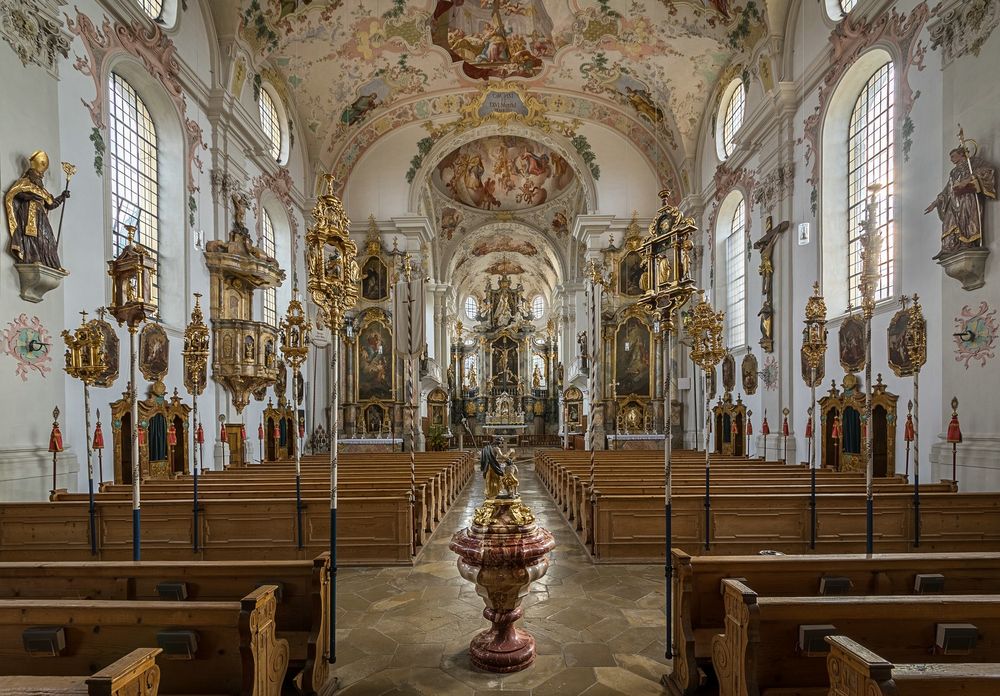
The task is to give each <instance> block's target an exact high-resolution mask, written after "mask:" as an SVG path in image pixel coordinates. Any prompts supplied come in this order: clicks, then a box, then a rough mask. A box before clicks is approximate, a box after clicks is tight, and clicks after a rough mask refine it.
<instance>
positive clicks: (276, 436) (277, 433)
mask: <svg viewBox="0 0 1000 696" xmlns="http://www.w3.org/2000/svg"><path fill="white" fill-rule="evenodd" d="M271 435H272V436H273V437H274V439H275V440H280V439H281V428H279V427H278V426H277V425H275V426H274V430H273V431H272V432H271Z"/></svg>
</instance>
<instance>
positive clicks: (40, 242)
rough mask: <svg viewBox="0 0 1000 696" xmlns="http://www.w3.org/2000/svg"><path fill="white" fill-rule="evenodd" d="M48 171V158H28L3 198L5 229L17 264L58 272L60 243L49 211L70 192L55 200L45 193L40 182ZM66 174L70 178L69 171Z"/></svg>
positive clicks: (41, 154)
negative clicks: (5, 212) (19, 174)
mask: <svg viewBox="0 0 1000 696" xmlns="http://www.w3.org/2000/svg"><path fill="white" fill-rule="evenodd" d="M48 169H49V156H48V155H47V154H45V153H44V152H42V151H41V150H38V151H36V152H34V153H33V154H32V155H31V157H29V158H28V168H27V169H26V170H25V171H24V174H22V175H21V177H20V178H19V179H18V180H17V181H15V182H14V185H13V186H11V187H10V189H8V191H7V194H6V195H5V196H4V208H5V210H6V211H7V229H8V231H9V232H10V246H9V247H8V248H9V250H10V254H11V256H13V257H14V259H15V261H16V262H17V263H40V264H42V265H43V266H48V267H49V268H53V269H55V270H60V271H61V270H63V268H62V264H60V263H59V249H58V247H59V240H58V239H56V236H55V234H53V232H52V225H50V224H49V211H50V210H55V209H56V208H58V207H59V206H60V205H62V204H63V203H64V202H65V201H66V199H68V198H69V197H70V196H69V188H68V187H67V189H66V190H64V191H63V192H62V193H60V194H59V195H58V196H53V195H52V194H50V193H49V192H48V191H47V190H45V185H44V183H43V180H44V178H45V172H47V171H48ZM64 169H65V168H64ZM66 173H67V175H69V174H70V172H69V170H68V169H66Z"/></svg>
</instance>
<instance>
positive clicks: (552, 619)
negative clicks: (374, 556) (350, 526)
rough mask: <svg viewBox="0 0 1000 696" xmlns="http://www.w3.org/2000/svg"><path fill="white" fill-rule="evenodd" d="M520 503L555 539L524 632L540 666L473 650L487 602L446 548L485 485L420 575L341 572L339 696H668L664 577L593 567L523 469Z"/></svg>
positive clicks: (528, 605)
mask: <svg viewBox="0 0 1000 696" xmlns="http://www.w3.org/2000/svg"><path fill="white" fill-rule="evenodd" d="M520 470H521V487H520V489H521V497H522V498H523V499H524V501H525V502H526V503H527V504H528V505H530V506H531V507H532V508H533V510H534V511H535V515H536V517H537V519H538V523H539V524H540V525H541V526H543V527H546V528H547V529H549V530H550V531H551V532H552V533H553V535H554V536H555V538H556V548H555V550H554V551H553V552H552V556H551V565H550V566H549V571H548V574H547V575H546V576H545V577H544V578H542V579H541V580H540V581H539V582H536V583H535V584H534V585H533V586H532V588H531V593H530V595H529V596H528V597H526V598H525V600H524V604H523V606H524V608H525V618H524V620H523V621H522V623H521V624H519V625H522V624H523V627H524V628H525V629H527V630H528V631H529V632H531V633H532V635H534V636H535V640H536V641H537V653H538V654H537V657H536V659H535V663H534V664H533V665H532V666H531V667H529V668H528V669H526V670H524V671H522V672H518V673H515V674H506V675H497V674H489V673H485V672H481V671H479V670H477V669H475V668H473V667H472V665H471V664H470V662H469V655H468V649H469V641H470V640H472V637H473V636H475V635H476V634H477V633H479V632H480V631H482V630H484V629H485V628H487V626H488V625H489V624H488V622H487V621H486V620H485V619H484V618H483V616H482V611H483V601H482V599H481V598H480V597H479V596H478V595H476V591H475V588H474V587H473V585H472V584H471V583H469V582H467V581H466V580H463V579H462V578H461V576H459V574H458V568H457V566H456V563H455V561H456V556H455V554H454V553H452V552H451V551H450V550H449V549H448V542H449V541H450V539H451V535H452V533H453V532H456V531H458V530H459V529H462V528H463V527H465V526H466V525H467V524H468V521H469V519H470V518H471V515H472V511H473V510H474V509H475V507H476V504H477V503H478V501H479V500H480V498H481V496H482V486H483V484H482V480H481V479H480V478H479V477H478V476H477V477H476V478H475V479H474V480H473V482H472V483H471V484H470V485H469V486H468V488H467V489H466V490H465V491H464V492H463V493H462V495H461V496H460V497H459V499H458V500H457V501H456V503H455V505H454V506H453V507H452V509H451V511H450V512H449V513H448V515H447V517H445V519H444V520H443V521H442V522H441V524H440V526H439V527H438V529H437V531H436V532H435V534H434V536H433V537H432V538H431V540H430V542H429V543H428V544H427V546H426V548H424V550H423V551H422V553H421V555H420V557H419V558H418V559H417V562H416V564H415V565H414V566H413V567H412V568H346V569H342V570H340V571H339V573H338V588H337V594H338V597H337V604H338V606H337V617H338V619H337V663H336V665H335V667H336V669H335V670H334V672H333V673H334V674H335V675H336V676H337V677H339V679H340V690H339V691H338V692H337V693H338V694H343V695H344V696H362V695H363V696H390V695H391V696H400V695H403V694H413V695H421V696H478V695H479V694H489V693H503V694H511V695H512V696H513V695H515V694H516V695H518V696H528V695H530V696H575V695H576V694H586V696H615V695H618V694H625V695H628V696H643V695H644V694H663V693H665V690H664V689H663V687H661V686H660V684H659V679H660V677H661V676H662V674H663V673H664V672H665V671H666V670H667V669H668V667H667V664H668V663H667V661H666V660H665V659H664V657H663V632H664V619H663V602H664V600H663V568H662V566H653V565H642V566H636V565H629V566H614V565H601V566H596V565H593V564H592V563H591V562H590V560H589V558H588V556H587V554H586V551H585V550H584V548H583V547H582V546H581V545H580V543H579V542H578V540H577V538H576V535H575V534H574V533H573V532H572V530H570V528H569V527H568V526H567V524H566V522H565V521H564V520H563V518H562V516H561V515H560V514H559V511H558V510H557V509H556V507H555V505H554V504H553V502H552V499H551V498H550V497H549V495H548V493H547V492H546V491H545V490H544V488H542V486H541V483H540V482H539V481H538V479H537V478H536V477H535V473H534V466H533V464H531V463H530V460H529V461H527V462H524V463H523V464H520Z"/></svg>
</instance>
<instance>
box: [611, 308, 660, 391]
mask: <svg viewBox="0 0 1000 696" xmlns="http://www.w3.org/2000/svg"><path fill="white" fill-rule="evenodd" d="M652 364H653V332H652V329H651V328H650V326H649V325H648V324H646V322H644V321H643V320H642V319H640V318H639V317H637V316H631V317H628V318H627V319H625V321H623V322H622V323H621V324H619V325H618V329H617V331H616V332H615V357H614V367H615V377H614V379H615V382H616V383H617V393H618V396H645V397H649V396H652V393H653V370H652Z"/></svg>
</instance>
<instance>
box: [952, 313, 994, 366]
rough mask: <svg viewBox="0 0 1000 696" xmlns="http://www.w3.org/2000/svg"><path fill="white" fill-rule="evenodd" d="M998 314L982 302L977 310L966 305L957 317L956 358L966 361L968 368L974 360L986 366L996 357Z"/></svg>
mask: <svg viewBox="0 0 1000 696" xmlns="http://www.w3.org/2000/svg"><path fill="white" fill-rule="evenodd" d="M996 314H997V310H995V309H990V306H989V304H987V303H986V302H980V303H979V308H978V309H975V310H973V309H972V308H971V307H969V305H965V306H964V307H962V312H961V313H960V314H959V315H958V316H957V317H955V336H954V338H955V360H956V361H957V362H964V363H965V369H966V370H968V369H969V363H970V362H972V361H973V360H978V361H979V365H980V367H986V361H987V360H990V359H991V358H994V357H996V354H995V350H996V345H997V320H996Z"/></svg>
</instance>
